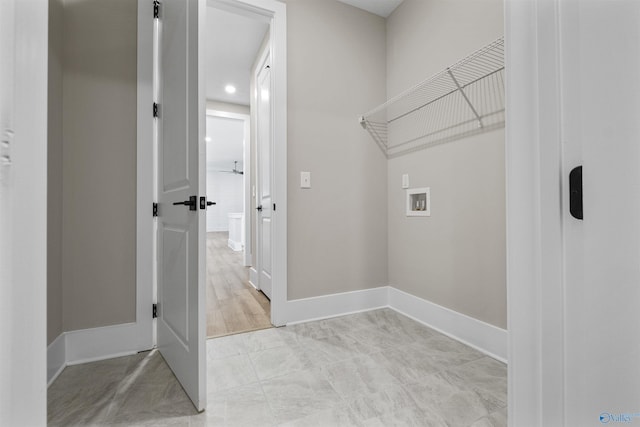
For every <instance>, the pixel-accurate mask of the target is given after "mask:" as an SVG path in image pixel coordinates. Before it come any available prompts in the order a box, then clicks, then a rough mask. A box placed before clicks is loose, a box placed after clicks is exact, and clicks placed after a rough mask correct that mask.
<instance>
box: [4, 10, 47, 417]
mask: <svg viewBox="0 0 640 427" xmlns="http://www.w3.org/2000/svg"><path fill="white" fill-rule="evenodd" d="M48 11H49V7H48V2H47V1H45V0H9V1H1V2H0V57H1V58H2V59H1V60H0V61H3V63H2V64H1V65H0V139H1V140H2V141H6V143H7V144H6V145H4V144H3V145H2V146H0V151H1V152H2V154H1V155H2V156H3V157H2V158H0V186H1V187H0V336H1V337H2V348H1V349H0V361H2V363H1V365H0V378H1V380H0V424H1V425H6V426H18V425H25V426H27V425H45V424H46V422H47V391H46V390H47V389H46V375H47V359H46V357H47V349H46V342H47V287H46V284H47V108H48V106H47V61H48V54H47V52H48V27H49V26H48V22H49V18H48ZM5 72H6V73H7V74H9V75H5ZM12 101H13V102H12ZM11 131H14V132H13V133H12V132H11Z"/></svg>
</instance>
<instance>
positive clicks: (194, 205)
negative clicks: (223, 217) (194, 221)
mask: <svg viewBox="0 0 640 427" xmlns="http://www.w3.org/2000/svg"><path fill="white" fill-rule="evenodd" d="M197 200H198V197H197V196H189V200H185V201H184V202H174V203H173V204H174V206H175V205H185V206H189V210H190V211H195V210H197V209H198V202H197Z"/></svg>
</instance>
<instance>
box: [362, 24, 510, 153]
mask: <svg viewBox="0 0 640 427" xmlns="http://www.w3.org/2000/svg"><path fill="white" fill-rule="evenodd" d="M504 120H505V118H504V38H503V37H500V38H499V39H498V40H496V41H494V42H492V43H490V44H489V45H487V46H485V47H483V48H482V49H479V50H477V51H476V52H474V53H472V54H471V55H469V56H467V57H466V58H464V59H462V60H460V61H458V62H457V63H455V64H454V65H452V66H450V67H448V68H446V69H444V70H442V71H440V72H439V73H437V74H436V75H434V76H432V77H431V78H429V79H427V80H425V81H423V82H421V83H418V84H417V85H415V86H414V87H412V88H410V89H408V90H406V91H405V92H403V93H401V94H400V95H398V96H395V97H394V98H392V99H390V100H389V101H387V102H385V103H384V104H382V105H380V106H379V107H377V108H375V109H373V110H371V111H369V112H368V113H366V114H364V115H363V116H362V117H361V118H360V124H361V125H362V127H363V128H365V129H366V130H367V131H368V132H369V134H370V135H371V137H372V138H373V140H374V141H375V142H376V144H378V146H379V147H380V149H381V150H382V151H383V152H384V154H385V155H386V156H387V158H393V157H397V156H401V155H403V154H407V153H411V152H414V151H417V150H422V149H424V148H427V147H430V146H433V145H436V144H442V143H445V142H449V141H454V140H457V139H460V138H463V137H466V136H469V135H474V134H478V133H482V132H487V131H490V130H493V129H498V128H501V127H504Z"/></svg>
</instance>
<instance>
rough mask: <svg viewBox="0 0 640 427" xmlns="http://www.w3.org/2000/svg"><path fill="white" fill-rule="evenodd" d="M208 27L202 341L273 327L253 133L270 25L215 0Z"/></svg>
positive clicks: (257, 138) (261, 177) (260, 181)
mask: <svg viewBox="0 0 640 427" xmlns="http://www.w3.org/2000/svg"><path fill="white" fill-rule="evenodd" d="M206 23H207V25H206V34H207V40H206V41H207V44H206V48H205V49H206V64H205V66H206V71H205V73H206V77H205V81H206V87H205V91H206V102H207V117H206V137H205V147H206V193H207V199H208V201H209V202H210V206H208V209H207V215H206V216H207V218H206V300H207V304H206V307H207V310H206V311H207V337H208V338H214V337H220V336H224V335H230V334H235V333H241V332H248V331H253V330H258V329H265V328H270V327H272V326H273V325H272V322H271V303H270V299H269V295H268V293H267V292H263V289H262V287H261V284H262V285H264V284H266V283H265V280H262V281H261V280H260V279H261V278H260V277H259V276H258V275H257V274H255V273H254V272H256V271H259V267H258V266H257V265H258V264H259V260H260V259H262V257H261V254H262V253H263V249H264V247H263V246H260V243H261V240H260V239H259V233H257V231H259V230H260V223H259V219H258V218H259V217H260V216H261V211H260V210H256V209H255V208H256V207H258V205H259V203H257V202H256V201H257V199H256V196H257V195H258V194H260V188H264V187H266V188H269V187H270V177H269V176H268V174H267V175H266V176H265V175H264V174H261V173H260V172H261V171H262V170H263V167H264V166H263V165H259V164H257V160H258V156H257V152H258V151H260V150H256V148H255V147H256V144H259V143H260V141H261V140H262V139H263V137H262V136H261V135H259V134H258V133H257V132H255V131H254V129H256V130H259V129H260V127H259V126H258V125H257V124H256V119H257V118H258V117H257V116H258V114H257V111H255V110H256V108H255V104H256V103H255V100H253V99H252V96H253V94H254V93H256V87H257V86H256V82H255V77H254V76H255V74H256V72H255V70H256V68H257V67H259V66H260V65H261V58H263V57H264V56H265V53H267V54H268V52H269V50H270V45H269V26H270V25H269V21H267V20H265V19H264V17H262V16H258V17H256V16H253V15H252V14H251V13H242V14H239V13H237V11H234V10H229V8H228V7H224V8H223V7H221V6H220V5H219V4H218V3H217V2H213V1H210V2H208V3H207V18H206ZM269 120H270V117H269ZM265 180H266V181H267V182H266V184H265V183H264V182H265ZM256 234H258V236H257V235H256ZM256 237H258V238H256Z"/></svg>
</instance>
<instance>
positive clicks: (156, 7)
mask: <svg viewBox="0 0 640 427" xmlns="http://www.w3.org/2000/svg"><path fill="white" fill-rule="evenodd" d="M158 18H160V2H159V1H158V0H154V1H153V19H158Z"/></svg>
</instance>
